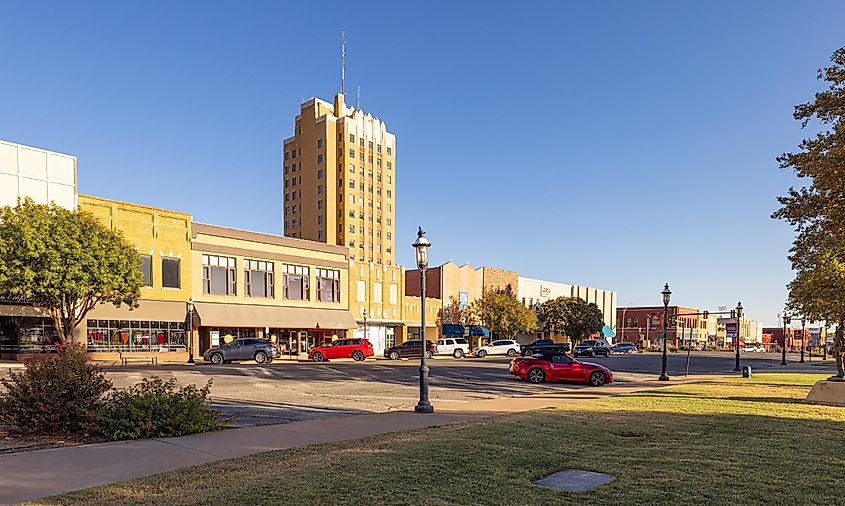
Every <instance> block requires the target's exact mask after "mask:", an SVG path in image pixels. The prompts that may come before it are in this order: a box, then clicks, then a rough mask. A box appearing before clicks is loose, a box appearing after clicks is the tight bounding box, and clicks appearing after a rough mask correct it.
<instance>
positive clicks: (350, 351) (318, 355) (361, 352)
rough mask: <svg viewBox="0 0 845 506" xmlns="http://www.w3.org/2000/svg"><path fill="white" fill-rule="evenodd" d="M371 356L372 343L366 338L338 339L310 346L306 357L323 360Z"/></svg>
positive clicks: (362, 358)
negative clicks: (325, 344)
mask: <svg viewBox="0 0 845 506" xmlns="http://www.w3.org/2000/svg"><path fill="white" fill-rule="evenodd" d="M372 356H373V343H371V342H369V341H368V340H366V339H338V340H337V341H335V342H333V343H332V344H330V345H328V346H320V347H318V348H311V350H310V351H309V352H308V359H309V360H313V361H314V362H325V361H326V360H331V359H333V358H353V359H355V360H357V361H359V362H360V361H361V360H364V359H365V358H367V357H372Z"/></svg>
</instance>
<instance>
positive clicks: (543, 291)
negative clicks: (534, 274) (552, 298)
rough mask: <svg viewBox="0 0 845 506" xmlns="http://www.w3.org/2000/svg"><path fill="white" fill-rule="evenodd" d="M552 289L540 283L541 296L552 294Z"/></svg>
mask: <svg viewBox="0 0 845 506" xmlns="http://www.w3.org/2000/svg"><path fill="white" fill-rule="evenodd" d="M551 293H552V291H551V290H550V289H549V288H548V287H545V286H543V285H540V297H548V296H549V295H551Z"/></svg>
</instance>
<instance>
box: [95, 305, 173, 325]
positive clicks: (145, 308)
mask: <svg viewBox="0 0 845 506" xmlns="http://www.w3.org/2000/svg"><path fill="white" fill-rule="evenodd" d="M138 304H139V307H137V308H136V309H133V310H131V311H130V310H129V307H128V306H126V305H121V306H120V307H114V305H113V304H100V305H99V306H97V307H95V308H94V309H92V310H91V311H89V312H88V315H87V316H86V318H89V319H96V320H152V321H171V322H183V321H185V319H186V318H187V317H188V304H187V303H186V302H169V301H163V300H139V301H138Z"/></svg>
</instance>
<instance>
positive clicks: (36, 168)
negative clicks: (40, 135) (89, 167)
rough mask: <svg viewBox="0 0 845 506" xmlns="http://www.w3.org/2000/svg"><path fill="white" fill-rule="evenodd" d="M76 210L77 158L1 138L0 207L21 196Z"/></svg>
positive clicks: (12, 202) (14, 202) (13, 202)
mask: <svg viewBox="0 0 845 506" xmlns="http://www.w3.org/2000/svg"><path fill="white" fill-rule="evenodd" d="M25 197H31V198H32V199H33V200H35V202H37V203H39V204H48V203H50V202H55V203H56V204H57V205H60V206H62V207H66V208H68V209H71V210H75V209H76V204H77V191H76V157H75V156H71V155H66V154H63V153H56V152H53V151H47V150H44V149H39V148H34V147H31V146H24V145H21V144H15V143H13V142H8V141H4V140H0V207H2V206H14V205H16V204H17V201H18V198H25Z"/></svg>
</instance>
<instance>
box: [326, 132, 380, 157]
mask: <svg viewBox="0 0 845 506" xmlns="http://www.w3.org/2000/svg"><path fill="white" fill-rule="evenodd" d="M339 140H340V139H338V141H339ZM349 142H351V143H352V144H354V143H355V134H349ZM321 143H322V139H319V140H318V141H317V144H318V147H319V146H320V145H321ZM358 143H359V145H360V146H361V147H362V148H363V147H364V138H363V137H359V138H358ZM367 147H369V148H370V150H372V149H373V141H367ZM376 152H378V153H381V144H376ZM387 154H388V155H392V154H393V150H392V148H391V147H390V146H387Z"/></svg>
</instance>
